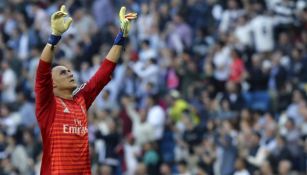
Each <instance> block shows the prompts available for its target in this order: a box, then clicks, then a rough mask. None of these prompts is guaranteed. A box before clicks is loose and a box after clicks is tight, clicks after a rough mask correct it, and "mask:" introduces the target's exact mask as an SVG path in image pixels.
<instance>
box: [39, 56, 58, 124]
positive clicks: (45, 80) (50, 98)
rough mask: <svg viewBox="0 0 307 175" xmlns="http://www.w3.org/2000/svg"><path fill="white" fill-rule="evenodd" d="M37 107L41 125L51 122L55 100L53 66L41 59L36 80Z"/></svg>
mask: <svg viewBox="0 0 307 175" xmlns="http://www.w3.org/2000/svg"><path fill="white" fill-rule="evenodd" d="M35 95H36V98H35V106H36V117H37V120H38V122H39V123H40V124H43V123H47V121H49V120H50V116H52V115H49V114H51V111H50V110H52V108H53V107H54V106H55V99H54V94H53V87H52V77H51V64H50V63H47V62H45V61H43V60H41V59H40V61H39V64H38V67H37V71H36V79H35Z"/></svg>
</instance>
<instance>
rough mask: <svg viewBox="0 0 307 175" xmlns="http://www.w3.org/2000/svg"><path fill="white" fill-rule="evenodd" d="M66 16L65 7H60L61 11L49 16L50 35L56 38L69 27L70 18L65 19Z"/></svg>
mask: <svg viewBox="0 0 307 175" xmlns="http://www.w3.org/2000/svg"><path fill="white" fill-rule="evenodd" d="M67 16H68V13H67V11H66V7H65V5H62V6H61V9H60V10H59V11H57V12H55V13H53V14H52V16H51V30H52V34H53V35H56V36H61V35H62V34H63V33H64V32H65V31H66V30H67V29H68V28H69V26H70V24H71V22H72V18H71V17H68V18H67V19H65V17H67Z"/></svg>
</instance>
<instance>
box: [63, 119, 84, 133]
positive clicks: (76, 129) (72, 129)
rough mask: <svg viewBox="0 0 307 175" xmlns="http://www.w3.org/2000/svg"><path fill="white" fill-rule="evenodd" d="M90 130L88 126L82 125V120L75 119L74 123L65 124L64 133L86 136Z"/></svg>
mask: <svg viewBox="0 0 307 175" xmlns="http://www.w3.org/2000/svg"><path fill="white" fill-rule="evenodd" d="M87 132H88V129H87V126H82V122H81V120H78V119H74V125H69V124H63V133H64V134H76V135H79V136H84V135H85V134H86V133H87Z"/></svg>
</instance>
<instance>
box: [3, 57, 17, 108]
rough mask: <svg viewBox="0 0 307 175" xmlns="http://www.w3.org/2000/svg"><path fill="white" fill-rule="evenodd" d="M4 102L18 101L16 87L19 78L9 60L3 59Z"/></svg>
mask: <svg viewBox="0 0 307 175" xmlns="http://www.w3.org/2000/svg"><path fill="white" fill-rule="evenodd" d="M1 69H2V71H3V72H2V99H1V100H2V102H4V103H12V102H15V101H16V92H15V88H16V85H17V81H16V80H17V78H16V75H15V73H14V71H13V70H12V69H11V68H10V66H9V64H8V62H7V61H5V60H4V61H2V64H1Z"/></svg>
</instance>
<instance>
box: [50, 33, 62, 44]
mask: <svg viewBox="0 0 307 175" xmlns="http://www.w3.org/2000/svg"><path fill="white" fill-rule="evenodd" d="M60 39H61V35H60V36H57V35H52V34H51V35H50V36H49V38H48V41H47V43H49V44H51V45H52V46H55V45H57V44H58V42H59V41H60Z"/></svg>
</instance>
